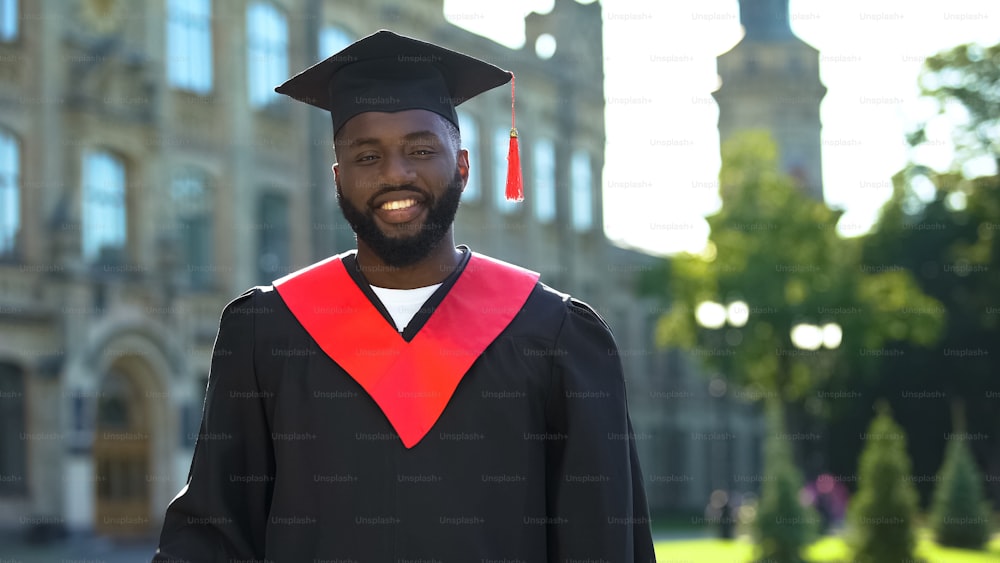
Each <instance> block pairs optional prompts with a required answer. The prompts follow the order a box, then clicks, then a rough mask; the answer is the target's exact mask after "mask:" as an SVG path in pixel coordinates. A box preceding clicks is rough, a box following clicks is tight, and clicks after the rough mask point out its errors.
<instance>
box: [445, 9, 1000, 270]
mask: <svg viewBox="0 0 1000 563" xmlns="http://www.w3.org/2000/svg"><path fill="white" fill-rule="evenodd" d="M468 1H469V0H466V1H464V2H463V1H460V0H445V15H446V17H448V16H457V17H449V19H450V20H451V21H452V23H455V24H457V25H461V26H463V27H466V28H467V29H470V30H471V31H474V32H476V33H479V34H482V35H486V36H488V37H491V38H493V39H495V40H497V41H499V42H501V43H504V44H506V45H509V46H511V47H519V46H521V45H523V43H524V25H523V20H522V19H521V18H523V16H524V15H526V14H528V13H530V12H531V11H538V12H547V11H548V10H550V9H551V7H552V0H504V1H503V2H495V3H494V2H488V3H487V2H482V3H480V2H477V3H476V4H475V8H474V10H475V11H476V12H477V13H479V14H484V15H485V17H477V18H471V17H462V14H467V13H468V11H469V10H470V9H472V8H470V7H469V4H468ZM602 10H603V14H604V55H605V61H604V72H605V86H604V88H605V97H606V98H607V99H608V104H607V108H606V113H605V121H606V128H607V147H606V152H605V168H604V226H605V231H606V232H607V235H608V236H609V237H610V238H611V239H612V240H615V241H617V242H619V243H620V244H623V245H626V246H633V247H638V248H642V249H645V250H648V251H652V252H656V253H674V252H677V251H681V250H693V251H697V250H698V249H700V248H701V247H702V246H703V245H704V242H705V237H706V236H707V235H708V226H707V224H706V223H705V221H704V219H703V217H704V216H705V215H709V214H711V213H712V211H714V210H715V209H717V207H718V205H719V201H718V192H717V189H716V188H715V183H716V182H717V179H718V171H719V134H718V129H717V123H718V106H717V105H716V104H715V101H714V100H713V99H712V97H711V92H712V91H713V90H715V89H716V88H717V87H718V78H717V75H716V64H715V57H716V56H718V55H719V54H721V53H724V52H726V51H728V50H729V49H730V48H732V47H733V46H734V45H735V44H736V43H737V42H738V41H739V39H740V37H741V36H742V30H741V27H740V23H739V3H738V1H737V0H666V1H657V0H647V1H639V0H605V1H604V2H602ZM789 11H790V14H791V22H792V30H793V31H794V32H795V33H796V34H797V35H798V36H799V37H800V38H802V39H803V40H805V41H806V42H808V43H809V44H811V45H812V46H814V47H816V48H817V49H819V51H820V79H821V80H822V81H823V83H824V84H825V85H826V87H827V94H826V98H825V99H824V101H823V103H822V105H821V110H820V111H821V113H820V117H821V119H822V122H823V134H822V140H823V183H824V189H825V192H826V200H827V203H828V204H830V205H831V206H834V207H840V208H843V209H845V210H846V211H847V213H846V214H845V216H844V217H843V218H842V220H841V223H840V225H839V230H840V231H841V233H843V234H847V235H851V234H861V233H863V232H865V231H866V230H867V229H868V228H869V226H870V225H871V224H872V222H873V221H874V220H875V218H876V214H877V211H878V208H879V207H880V206H881V204H882V203H883V202H884V201H885V199H886V198H887V197H888V196H889V195H890V193H891V187H890V178H891V177H892V175H893V174H895V173H896V172H897V171H899V170H900V168H902V166H903V164H904V163H905V162H906V160H907V155H908V149H907V147H906V145H905V143H904V132H905V131H907V130H909V129H910V128H912V126H913V124H915V123H918V122H920V121H924V120H927V119H928V118H930V117H932V116H933V115H934V113H935V112H936V106H935V105H934V104H932V103H929V102H927V101H920V100H918V90H917V75H918V72H919V70H920V67H921V64H922V62H923V59H924V58H925V57H927V56H930V55H933V54H934V53H936V52H938V51H941V50H944V49H948V48H950V47H953V46H956V45H959V44H962V43H968V42H978V43H981V44H982V45H993V44H996V43H1000V2H997V1H996V0H948V1H947V2H913V1H909V0H880V1H879V2H866V1H864V0H840V1H839V2H836V3H835V2H820V1H819V0H790V8H789ZM556 48H557V49H558V45H557V47H556ZM637 98H639V99H641V101H640V102H639V103H637V102H636V101H635V100H636V99H637ZM872 99H877V100H880V101H881V102H880V103H872V102H871V100H872ZM616 100H618V101H616ZM864 100H868V101H864ZM886 101H887V102H886ZM882 102H886V103H882ZM950 128H951V126H950V124H949V123H948V122H946V121H945V120H944V119H939V120H937V121H936V122H932V126H931V127H930V128H929V131H928V134H929V137H930V141H931V143H930V145H931V150H929V151H927V152H925V153H922V154H919V155H916V156H917V158H919V159H920V160H921V161H922V162H924V163H927V164H930V165H932V166H935V167H937V168H947V167H948V166H949V163H950V161H951V155H950V146H951V142H950ZM664 140H670V141H671V142H664ZM980 172H982V173H991V172H992V169H990V168H983V169H981V170H980Z"/></svg>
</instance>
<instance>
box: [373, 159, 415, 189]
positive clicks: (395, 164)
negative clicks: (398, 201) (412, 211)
mask: <svg viewBox="0 0 1000 563" xmlns="http://www.w3.org/2000/svg"><path fill="white" fill-rule="evenodd" d="M380 173H381V180H382V184H383V185H386V186H405V185H407V184H411V183H413V180H415V179H416V172H415V171H414V170H413V165H412V163H411V162H410V161H409V160H408V159H407V158H406V157H405V155H402V154H386V155H384V156H383V157H382V167H381V170H380Z"/></svg>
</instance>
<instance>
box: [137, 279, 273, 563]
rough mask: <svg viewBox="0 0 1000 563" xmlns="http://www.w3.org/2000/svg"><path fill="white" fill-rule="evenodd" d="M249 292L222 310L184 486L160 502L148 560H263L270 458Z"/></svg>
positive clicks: (251, 295) (194, 561) (269, 482)
mask: <svg viewBox="0 0 1000 563" xmlns="http://www.w3.org/2000/svg"><path fill="white" fill-rule="evenodd" d="M253 292H254V290H251V291H249V292H247V293H245V294H243V295H242V296H240V297H239V298H237V299H236V300H234V301H233V302H232V303H230V304H229V305H228V306H227V307H226V309H225V310H224V311H223V313H222V320H221V321H220V323H219V334H218V337H217V339H216V341H215V350H214V352H213V356H212V368H211V372H210V374H209V383H208V390H207V393H206V398H205V407H204V412H203V415H202V422H201V428H200V430H199V434H198V440H197V443H196V445H195V450H194V457H193V459H192V461H191V469H190V471H189V473H188V481H187V485H185V487H184V488H183V489H181V491H180V493H179V494H178V495H177V496H176V497H175V498H174V500H173V501H171V503H170V505H169V506H168V507H167V512H166V516H165V518H164V522H163V530H162V532H161V534H160V542H159V548H158V549H157V552H156V555H154V557H153V563H160V562H167V561H171V562H181V561H183V562H190V563H202V562H209V561H234V560H240V561H258V560H260V561H262V560H263V559H264V533H265V528H266V524H267V514H268V510H269V507H270V503H271V489H272V485H273V479H274V455H273V448H272V445H271V436H270V431H269V427H268V423H267V417H266V414H265V408H264V398H265V397H266V396H267V393H266V392H262V391H261V389H260V387H259V385H258V382H257V377H256V374H255V372H254V312H255V310H254V306H253V304H254V301H255V300H254V298H253Z"/></svg>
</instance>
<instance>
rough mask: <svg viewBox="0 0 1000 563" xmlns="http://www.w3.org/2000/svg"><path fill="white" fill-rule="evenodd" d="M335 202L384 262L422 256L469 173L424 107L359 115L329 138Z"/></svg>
mask: <svg viewBox="0 0 1000 563" xmlns="http://www.w3.org/2000/svg"><path fill="white" fill-rule="evenodd" d="M336 152H337V164H336V165H334V168H333V171H334V173H335V175H336V181H337V201H338V203H339V204H340V209H341V211H343V213H344V217H345V218H346V219H347V221H348V223H350V224H351V227H352V228H353V229H354V232H355V233H356V234H357V236H358V241H359V244H364V245H365V246H367V247H368V248H370V249H371V250H372V251H373V252H374V253H375V254H376V255H377V256H378V257H379V258H381V259H382V261H383V262H385V263H386V264H387V265H390V266H396V267H404V266H408V265H411V264H414V263H416V262H419V261H420V260H422V259H423V258H425V257H427V256H428V255H429V254H430V253H431V252H432V251H433V250H434V249H435V248H436V247H437V246H438V245H439V244H441V243H442V240H443V239H444V237H445V235H446V234H448V233H449V232H450V230H451V227H452V223H453V222H454V220H455V213H456V211H457V210H458V204H459V200H460V198H461V195H462V190H464V189H465V184H466V182H467V181H468V177H469V160H468V153H467V152H466V151H464V150H460V149H459V147H457V146H455V144H454V143H453V142H452V140H451V138H450V135H449V131H448V124H447V122H446V121H445V120H444V118H442V117H441V116H439V115H437V114H436V113H433V112H430V111H425V110H407V111H401V112H395V113H382V112H367V113H362V114H359V115H357V116H355V117H353V118H351V120H350V121H348V122H347V123H345V124H344V126H343V127H342V128H341V129H340V131H339V133H338V135H337V144H336Z"/></svg>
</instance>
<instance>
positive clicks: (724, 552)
mask: <svg viewBox="0 0 1000 563" xmlns="http://www.w3.org/2000/svg"><path fill="white" fill-rule="evenodd" d="M917 557H919V558H923V559H924V560H926V561H927V562H928V563H997V562H998V561H1000V535H998V536H994V537H993V541H991V542H990V545H989V549H988V550H987V551H971V550H967V549H951V548H945V547H941V546H939V545H937V544H935V543H934V542H932V541H931V536H930V531H929V530H922V531H921V532H920V540H919V544H918V545H917ZM806 558H807V559H808V560H809V561H813V562H815V563H820V562H822V563H836V562H844V561H850V560H851V554H850V551H849V550H848V548H847V545H846V544H845V543H844V541H843V539H841V538H839V537H833V536H826V537H824V538H823V539H821V540H819V541H817V542H816V543H814V544H812V545H811V546H809V548H808V549H807V550H806ZM752 559H753V545H752V544H751V543H750V541H749V540H747V539H739V540H717V539H700V540H682V541H663V542H658V543H657V544H656V560H657V561H658V562H659V563H681V562H692V563H693V562H702V561H706V562H712V561H720V562H722V561H724V562H726V563H740V562H749V561H751V560H752Z"/></svg>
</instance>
